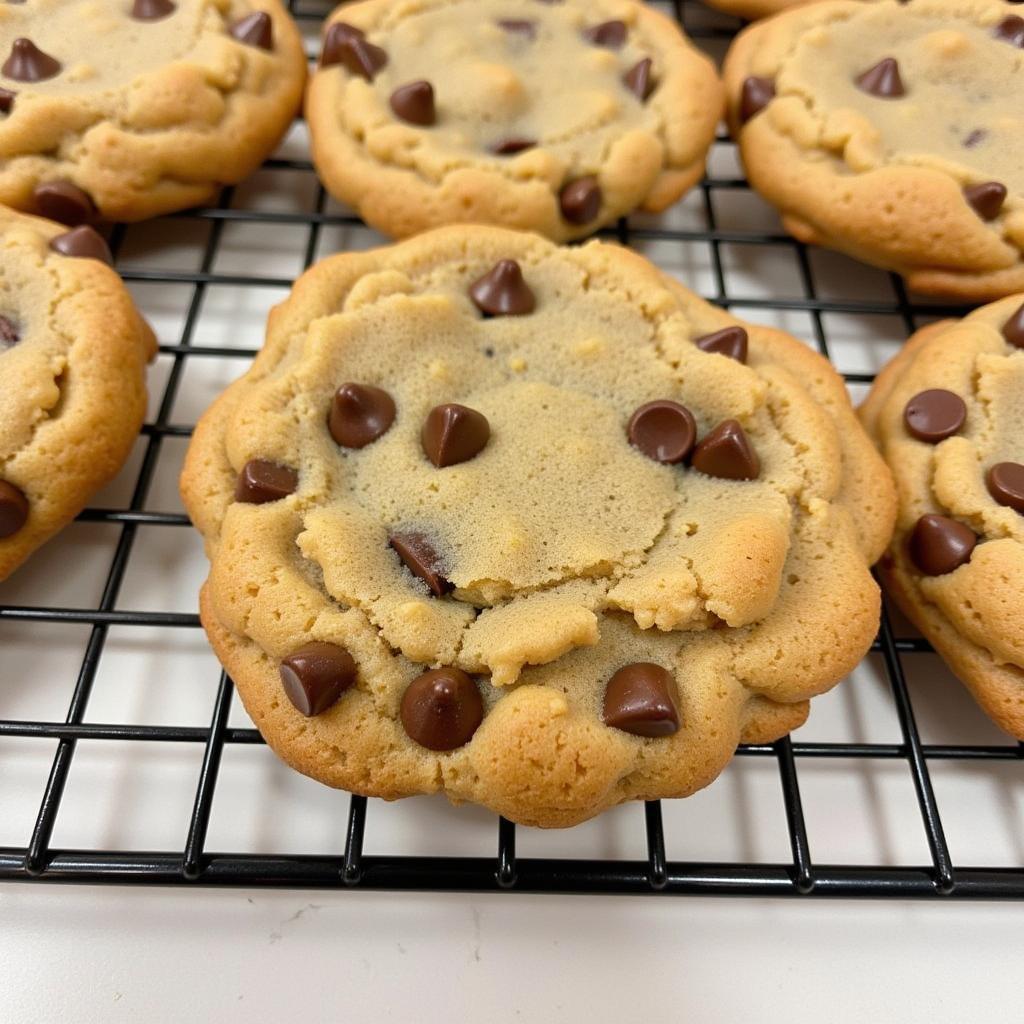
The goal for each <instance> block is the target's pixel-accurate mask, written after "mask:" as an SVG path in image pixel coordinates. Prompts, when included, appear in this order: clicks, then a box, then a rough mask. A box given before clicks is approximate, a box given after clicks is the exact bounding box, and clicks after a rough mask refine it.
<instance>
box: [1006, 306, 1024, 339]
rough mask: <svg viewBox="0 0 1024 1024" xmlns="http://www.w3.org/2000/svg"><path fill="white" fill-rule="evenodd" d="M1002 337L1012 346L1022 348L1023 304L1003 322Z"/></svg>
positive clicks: (1023, 329) (1023, 332)
mask: <svg viewBox="0 0 1024 1024" xmlns="http://www.w3.org/2000/svg"><path fill="white" fill-rule="evenodd" d="M1003 337H1004V338H1005V339H1006V340H1007V341H1008V342H1009V343H1010V344H1011V345H1013V346H1014V347H1016V348H1024V305H1022V306H1021V307H1020V308H1019V309H1018V310H1017V312H1016V313H1014V314H1013V315H1012V316H1011V317H1010V319H1009V320H1007V321H1006V323H1005V324H1003Z"/></svg>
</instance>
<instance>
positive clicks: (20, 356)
mask: <svg viewBox="0 0 1024 1024" xmlns="http://www.w3.org/2000/svg"><path fill="white" fill-rule="evenodd" d="M109 260H110V252H109V251H108V249H107V246H106V243H105V242H104V241H103V239H102V238H101V237H100V236H99V235H98V234H96V232H95V231H94V230H93V229H92V228H90V227H87V226H84V225H83V226H80V227H77V228H74V229H72V230H70V231H69V230H68V229H67V228H64V227H62V226H61V225H59V224H53V223H51V222H49V221H44V220H40V219H38V218H35V217H27V216H24V215H23V214H19V213H15V212H13V211H11V210H4V209H2V208H0V382H2V386H0V580H3V579H6V578H7V576H8V575H9V574H10V573H11V572H12V571H13V570H14V569H16V568H17V567H18V566H19V565H20V564H21V563H22V562H23V561H24V560H25V558H27V557H28V555H29V554H31V552H32V551H34V550H35V549H36V548H37V547H39V545H40V544H42V543H43V542H44V541H46V540H48V539H49V538H50V537H51V536H53V534H55V533H56V532H57V531H58V530H59V529H61V527H63V526H64V525H65V524H67V523H68V522H70V521H71V520H72V519H73V518H74V517H75V516H76V515H77V514H78V512H80V511H81V510H82V508H83V507H84V506H85V504H86V502H87V501H88V499H89V498H90V496H91V495H92V494H93V493H94V492H95V491H97V490H98V489H99V488H100V487H102V486H103V485H104V484H106V483H107V482H108V481H110V480H111V479H112V478H113V477H114V475H115V474H116V473H117V471H118V470H119V469H120V468H121V465H122V464H123V463H124V460H125V459H126V458H127V457H128V453H129V452H130V451H131V447H132V443H133V441H134V440H135V437H136V436H137V434H138V432H139V427H140V425H141V423H142V418H143V415H144V414H145V411H146V388H145V366H146V362H147V360H148V359H149V358H150V356H152V355H153V354H154V352H155V341H154V338H153V335H152V332H151V331H150V329H149V327H148V326H147V325H146V323H145V322H144V321H143V319H142V317H140V316H139V314H138V313H137V312H136V310H135V306H134V305H133V304H132V300H131V298H130V296H129V295H128V291H127V289H126V288H125V287H124V285H123V284H122V283H121V279H120V278H119V277H118V276H117V274H115V273H114V271H113V270H111V269H110V267H109V266H108V265H107V264H108V262H109Z"/></svg>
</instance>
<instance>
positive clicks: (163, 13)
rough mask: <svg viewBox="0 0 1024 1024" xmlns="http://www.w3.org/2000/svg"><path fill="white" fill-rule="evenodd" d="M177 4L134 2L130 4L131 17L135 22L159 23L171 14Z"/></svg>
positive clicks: (167, 0) (152, 0)
mask: <svg viewBox="0 0 1024 1024" xmlns="http://www.w3.org/2000/svg"><path fill="white" fill-rule="evenodd" d="M176 8H177V4H174V3H171V0H135V3H133V4H132V17H133V18H134V19H135V20H136V21H159V20H160V19H161V18H166V17H167V16H168V15H169V14H173V13H174V11H175V9H176Z"/></svg>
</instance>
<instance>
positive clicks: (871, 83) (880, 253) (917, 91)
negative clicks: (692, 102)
mask: <svg viewBox="0 0 1024 1024" xmlns="http://www.w3.org/2000/svg"><path fill="white" fill-rule="evenodd" d="M1018 11H1019V8H1018V7H1016V6H1014V5H1013V4H1007V3H994V2H991V0H955V2H947V0H914V3H912V4H901V3H897V2H896V0H879V2H871V3H864V2H860V0H857V2H854V0H840V2H830V3H818V4H812V5H810V6H808V7H800V8H797V9H795V10H791V11H787V12H785V13H784V14H781V15H779V16H778V17H776V18H772V19H770V20H768V21H765V22H759V23H758V24H756V25H754V26H751V27H750V28H748V29H747V30H746V31H744V32H743V33H741V35H740V36H739V37H738V38H737V40H736V42H735V43H734V44H733V47H732V49H731V50H730V52H729V55H728V57H727V59H726V65H725V80H726V90H727V93H728V96H729V105H730V118H731V123H732V126H733V130H734V133H735V134H736V136H737V138H738V140H739V144H740V151H741V155H742V158H743V163H744V166H745V168H746V171H747V174H748V177H749V178H750V181H751V184H752V185H753V186H754V188H755V189H757V191H758V192H760V193H761V194H762V195H763V196H765V198H766V199H768V201H769V202H771V203H772V204H774V205H775V206H776V207H778V209H779V210H780V212H781V214H782V217H783V222H784V224H785V226H786V228H787V230H789V231H790V232H791V233H792V234H794V235H796V236H797V237H798V238H800V239H802V240H804V241H809V242H816V243H819V244H822V245H827V246H831V247H833V248H836V249H840V250H843V251H845V252H847V253H849V254H850V255H852V256H855V257H857V258H859V259H863V260H864V261H865V262H868V263H873V264H876V265H878V266H881V267H885V268H888V269H892V270H896V271H898V272H899V273H901V274H903V275H904V276H905V277H906V279H907V282H908V284H909V285H910V286H911V287H912V288H913V289H915V290H918V291H921V292H927V293H932V294H945V295H953V296H959V297H962V298H965V299H973V300H985V299H994V298H998V297H1000V296H1003V295H1007V294H1010V293H1012V292H1015V291H1019V290H1021V289H1022V288H1024V255H1022V251H1024V167H1022V165H1021V162H1020V159H1019V152H1020V146H1019V142H1018V140H1019V137H1020V133H1021V130H1022V129H1024V115H1022V114H1021V112H1020V110H1019V108H1018V106H1017V105H1016V104H1015V103H1014V102H1013V97H1015V96H1016V95H1018V93H1019V92H1020V89H1021V86H1022V84H1024V59H1022V53H1021V48H1022V47H1024V19H1022V18H1021V17H1020V16H1019V13H1017V12H1018Z"/></svg>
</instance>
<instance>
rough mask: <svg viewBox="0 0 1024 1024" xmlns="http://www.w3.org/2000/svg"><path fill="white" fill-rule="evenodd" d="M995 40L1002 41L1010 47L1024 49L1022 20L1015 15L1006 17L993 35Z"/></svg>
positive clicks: (1023, 19) (1023, 22) (1023, 21)
mask: <svg viewBox="0 0 1024 1024" xmlns="http://www.w3.org/2000/svg"><path fill="white" fill-rule="evenodd" d="M993 35H995V37H996V39H1002V40H1003V41H1004V42H1007V43H1009V44H1010V45H1011V46H1018V47H1020V48H1022V49H1024V18H1021V17H1018V16H1017V15H1016V14H1010V15H1007V17H1005V18H1003V20H1002V21H1001V22H999V24H998V25H996V29H995V32H994V33H993Z"/></svg>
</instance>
